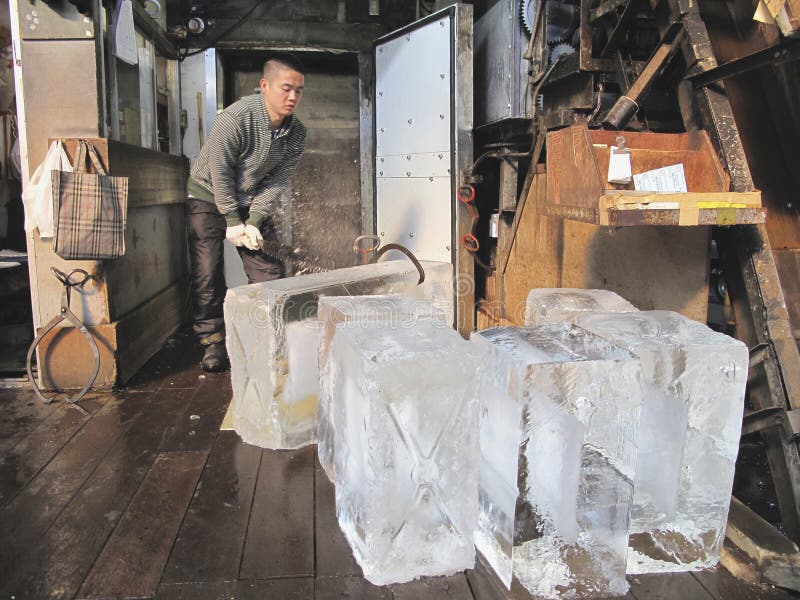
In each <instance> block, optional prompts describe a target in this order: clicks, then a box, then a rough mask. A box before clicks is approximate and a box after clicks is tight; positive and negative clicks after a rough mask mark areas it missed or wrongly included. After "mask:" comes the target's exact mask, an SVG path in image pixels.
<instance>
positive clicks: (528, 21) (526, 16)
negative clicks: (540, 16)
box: [519, 0, 536, 35]
mask: <svg viewBox="0 0 800 600" xmlns="http://www.w3.org/2000/svg"><path fill="white" fill-rule="evenodd" d="M535 18H536V0H520V2H519V22H520V24H521V25H522V28H523V29H524V30H525V33H527V34H528V35H531V34H533V20H534V19H535Z"/></svg>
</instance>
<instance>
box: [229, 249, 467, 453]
mask: <svg viewBox="0 0 800 600" xmlns="http://www.w3.org/2000/svg"><path fill="white" fill-rule="evenodd" d="M422 265H423V268H424V269H425V281H424V282H423V283H422V284H421V285H417V281H418V279H419V276H418V273H417V270H416V268H415V267H414V266H413V264H412V263H411V262H409V261H407V260H397V261H387V262H381V263H376V264H371V265H363V266H359V267H352V268H348V269H338V270H336V271H330V272H327V273H314V274H311V275H301V276H298V277H291V278H287V279H279V280H277V281H270V282H266V283H255V284H252V285H244V286H240V287H237V288H232V289H230V290H228V293H227V295H226V296H225V329H226V345H227V348H228V355H229V356H230V360H231V383H232V385H233V399H232V413H233V427H234V429H235V430H236V432H237V433H238V434H239V435H240V436H241V438H242V439H243V440H244V441H245V442H247V443H250V444H255V445H257V446H261V447H263V448H271V449H281V448H299V447H302V446H305V445H308V444H313V443H314V442H316V439H317V389H318V347H319V338H320V329H319V323H318V321H317V302H318V301H319V298H320V297H322V296H349V295H362V294H393V293H403V294H407V295H408V296H411V297H413V298H416V299H424V300H426V301H428V302H430V303H431V305H433V306H437V307H439V308H441V310H443V311H445V312H446V313H447V314H448V318H450V319H451V320H452V314H453V300H452V298H453V288H452V285H453V284H452V281H453V267H452V265H450V264H449V263H438V262H423V263H422Z"/></svg>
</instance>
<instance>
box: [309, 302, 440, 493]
mask: <svg viewBox="0 0 800 600" xmlns="http://www.w3.org/2000/svg"><path fill="white" fill-rule="evenodd" d="M445 308H446V307H445ZM317 318H318V320H319V323H320V328H321V334H320V341H319V390H318V393H317V398H318V403H317V454H318V456H319V462H320V465H321V466H322V468H323V469H324V470H325V473H326V474H327V476H328V479H330V480H331V481H332V482H334V483H335V481H336V478H335V471H334V464H333V448H334V443H335V435H334V422H333V411H332V410H331V407H332V404H331V402H332V400H331V359H332V357H331V347H332V343H333V336H334V333H335V332H336V325H337V324H339V323H351V324H371V325H372V326H375V327H381V328H383V329H386V330H391V329H400V328H403V329H404V328H408V327H413V326H415V325H416V324H417V323H419V322H420V321H433V324H438V325H441V326H442V327H450V325H451V320H452V317H451V315H449V314H448V313H447V312H444V311H443V310H442V307H441V306H437V305H435V304H434V303H432V302H431V301H430V300H421V299H419V298H411V297H410V296H403V295H400V294H393V295H376V296H327V297H324V298H320V300H319V306H318V308H317Z"/></svg>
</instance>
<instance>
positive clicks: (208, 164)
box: [187, 93, 306, 227]
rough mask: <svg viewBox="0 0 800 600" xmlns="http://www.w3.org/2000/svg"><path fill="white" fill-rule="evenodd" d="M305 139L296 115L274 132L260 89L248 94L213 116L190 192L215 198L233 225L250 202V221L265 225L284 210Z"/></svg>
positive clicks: (248, 221)
mask: <svg viewBox="0 0 800 600" xmlns="http://www.w3.org/2000/svg"><path fill="white" fill-rule="evenodd" d="M305 142H306V128H305V126H304V125H303V124H302V123H301V122H300V119H298V118H297V116H295V115H291V116H289V117H287V118H286V119H285V121H284V123H283V126H282V127H281V128H280V129H279V130H278V131H276V132H273V130H272V126H271V124H270V121H269V115H268V113H267V107H266V105H265V104H264V98H263V96H262V95H261V94H260V93H257V94H252V95H250V96H245V97H243V98H242V99H241V100H239V101H237V102H234V103H233V104H231V105H230V106H228V107H227V108H226V109H225V110H223V111H222V112H221V113H219V114H218V115H217V117H216V119H214V124H213V125H212V127H211V133H210V134H209V136H208V140H207V141H206V143H205V145H204V146H203V149H202V150H201V151H200V155H199V156H198V157H197V160H196V161H195V163H194V165H193V166H192V170H191V173H190V176H189V181H188V183H187V191H188V194H189V195H190V196H192V197H194V198H197V199H198V200H205V201H207V202H214V203H216V205H217V208H218V209H219V212H220V213H222V215H223V216H224V217H225V221H226V222H227V223H228V225H229V226H232V225H238V224H240V223H241V222H242V219H241V217H240V216H239V208H240V207H249V208H250V211H249V213H250V214H249V216H248V218H247V223H248V224H249V225H255V226H256V227H260V226H261V223H262V222H263V221H264V220H265V219H266V218H267V217H269V216H272V217H275V216H277V213H279V212H280V211H281V206H280V200H281V196H282V195H283V194H284V192H287V191H288V190H289V187H290V184H291V179H292V175H293V174H294V171H295V168H296V167H297V163H298V162H299V161H300V156H301V155H302V154H303V149H304V148H305Z"/></svg>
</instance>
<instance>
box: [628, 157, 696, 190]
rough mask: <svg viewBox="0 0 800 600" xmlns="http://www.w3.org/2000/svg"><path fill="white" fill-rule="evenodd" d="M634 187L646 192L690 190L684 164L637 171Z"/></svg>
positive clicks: (634, 177)
mask: <svg viewBox="0 0 800 600" xmlns="http://www.w3.org/2000/svg"><path fill="white" fill-rule="evenodd" d="M633 187H634V188H635V189H637V190H641V191H646V192H661V193H675V192H686V191H688V190H687V189H686V175H685V174H684V172H683V165H682V164H677V165H670V166H668V167H661V168H660V169H653V170H652V171H645V172H644V173H637V174H636V175H634V176H633Z"/></svg>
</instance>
